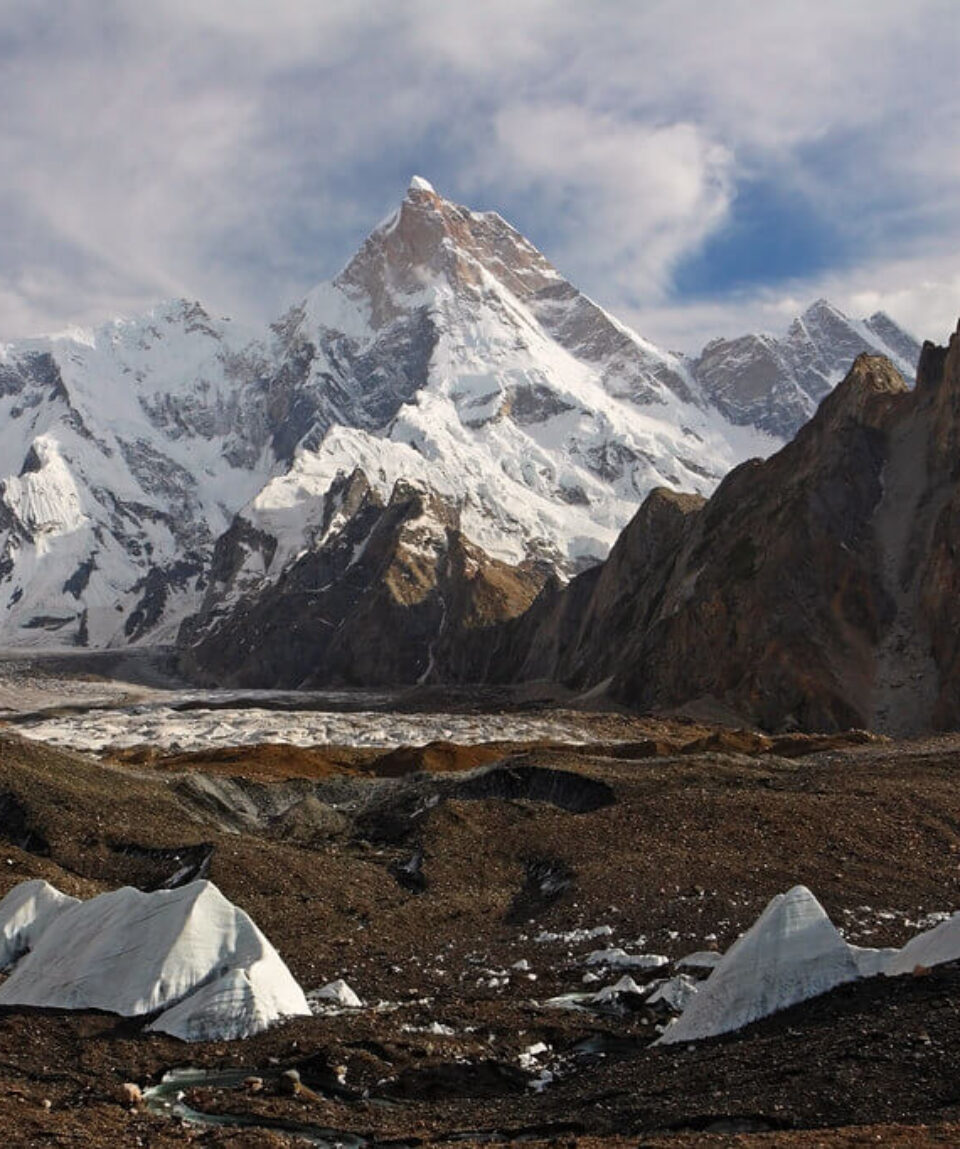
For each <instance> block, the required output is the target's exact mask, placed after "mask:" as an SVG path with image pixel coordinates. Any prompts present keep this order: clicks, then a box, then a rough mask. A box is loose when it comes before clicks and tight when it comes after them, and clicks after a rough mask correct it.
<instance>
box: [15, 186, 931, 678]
mask: <svg viewBox="0 0 960 1149" xmlns="http://www.w3.org/2000/svg"><path fill="white" fill-rule="evenodd" d="M814 313H816V314H814ZM838 315H839V313H836V312H835V311H834V309H831V308H829V307H828V305H817V307H815V308H813V309H811V310H810V312H808V313H807V314H806V316H804V318H803V321H802V323H803V330H804V331H805V332H806V333H807V334H806V335H805V336H804V338H801V337H800V336H799V335H798V336H797V337H796V338H794V335H793V332H791V335H790V336H788V339H787V341H786V342H783V341H781V342H780V343H777V341H772V342H771V341H768V342H769V343H770V345H771V346H772V345H773V344H776V346H777V347H781V344H782V347H787V345H788V344H789V347H790V348H792V350H790V355H789V356H788V355H787V352H786V351H783V350H782V347H781V351H780V352H778V354H779V355H780V360H778V362H780V361H781V360H782V361H783V362H787V359H789V366H790V371H792V372H793V374H792V375H791V376H790V381H788V383H783V382H782V380H780V377H779V376H777V378H775V379H774V378H773V377H772V376H771V377H769V378H768V376H767V375H763V372H762V371H761V373H760V376H759V377H754V376H755V374H756V373H755V372H754V373H753V374H751V370H745V372H743V373H741V372H739V370H738V369H737V363H738V362H739V361H740V360H742V359H743V355H742V353H741V351H738V350H736V347H737V346H739V344H741V343H742V342H743V341H734V342H733V343H731V344H719V343H718V344H712V345H711V346H710V348H708V349H706V350H705V352H704V355H703V356H701V358H700V359H699V360H697V361H696V362H693V363H691V362H688V361H685V360H683V359H682V358H680V357H677V356H675V355H671V354H668V353H665V352H662V351H660V350H659V349H658V348H656V347H655V346H653V345H652V344H650V343H649V342H647V341H646V340H644V339H642V338H641V337H640V336H638V335H637V334H635V333H634V332H632V331H631V330H630V329H628V328H626V327H624V326H623V325H622V324H620V323H619V322H618V321H617V320H615V319H614V318H613V317H612V316H610V315H609V314H608V313H606V312H605V311H604V310H603V309H602V308H600V307H598V306H597V305H596V304H594V303H593V302H592V301H591V300H589V299H587V298H586V297H585V296H584V295H582V294H581V293H580V292H578V291H577V290H576V288H575V287H573V286H572V285H571V284H570V283H569V282H567V281H566V280H565V279H564V278H563V277H562V276H561V275H560V273H559V272H558V271H557V270H556V269H555V268H554V267H552V265H551V264H550V263H549V262H548V261H547V260H546V259H545V258H544V256H543V255H541V254H540V253H539V252H538V251H537V250H536V249H535V248H534V247H533V246H532V245H531V244H530V243H529V242H528V241H527V240H526V239H525V238H524V237H523V236H522V235H520V234H519V233H518V232H517V231H516V230H515V229H513V228H512V227H511V226H510V225H509V224H508V223H506V222H505V221H504V220H503V219H501V217H500V216H498V215H496V214H495V213H493V212H486V213H476V212H472V211H469V210H468V209H467V208H464V207H460V206H458V205H456V204H453V203H450V202H449V201H447V200H445V199H443V198H442V197H441V196H439V195H438V194H437V193H436V192H435V191H434V189H433V188H432V187H430V185H429V184H427V183H426V182H425V181H423V180H421V179H414V181H413V182H412V184H411V186H410V188H409V190H408V192H407V194H406V196H405V198H404V200H403V202H402V204H401V205H400V207H399V208H398V210H397V211H396V212H394V213H393V214H392V215H391V216H390V217H389V218H388V219H387V220H385V221H384V222H383V223H382V224H381V225H380V226H379V227H377V228H376V229H375V230H374V231H373V232H372V233H371V235H370V236H369V238H368V239H367V240H366V242H365V243H364V244H363V246H362V247H361V249H360V250H359V252H358V253H357V254H356V256H355V257H354V258H353V259H352V260H351V261H350V262H349V263H348V265H347V266H346V268H344V270H343V271H342V272H341V273H340V275H338V276H337V277H336V278H335V279H334V280H333V281H332V282H330V283H327V284H323V285H321V286H320V287H318V288H316V289H315V290H314V291H312V292H311V293H310V294H309V295H308V296H307V297H306V298H305V299H304V300H302V301H301V303H300V304H298V305H297V306H296V307H293V308H292V309H290V310H289V311H288V312H287V313H286V314H285V315H284V316H282V317H281V318H280V319H279V320H278V321H277V322H276V323H274V324H273V325H272V326H271V327H270V328H269V329H267V330H263V331H245V330H242V329H239V328H238V327H237V326H236V325H235V324H233V323H231V322H229V321H227V320H223V319H216V318H214V317H212V316H210V315H209V314H208V313H207V312H206V311H204V310H203V308H202V307H201V306H200V305H199V304H191V303H186V302H184V301H174V302H172V303H168V304H165V305H163V306H161V307H158V308H157V309H155V310H154V311H153V312H151V313H149V314H148V315H145V316H141V317H139V318H137V319H133V320H117V321H114V322H113V323H110V324H107V325H105V326H104V327H102V328H100V329H98V330H96V331H93V332H73V333H68V334H65V335H62V336H57V337H53V338H48V339H40V340H29V341H22V342H20V343H16V344H9V345H6V346H3V347H0V603H2V605H3V610H0V645H3V646H5V647H24V646H38V647H48V648H49V647H63V646H69V645H90V646H93V647H110V646H122V645H125V644H128V643H144V644H156V643H169V642H173V641H175V640H178V641H179V642H180V644H181V645H182V646H183V647H184V648H185V649H186V650H187V653H186V654H185V661H186V662H187V663H189V665H190V666H191V667H192V669H193V670H194V671H195V672H196V673H197V674H198V675H203V676H204V677H206V678H207V679H209V680H211V681H220V680H224V681H225V680H226V679H227V678H231V679H233V680H235V681H238V682H240V681H243V682H248V683H253V682H258V683H260V684H263V685H270V684H274V683H279V682H283V683H284V684H293V683H299V682H302V681H317V682H319V681H326V680H330V681H343V682H348V681H349V682H366V681H370V682H372V681H377V682H380V681H384V682H385V681H388V680H389V681H396V682H410V681H417V680H418V679H419V678H420V677H421V676H423V675H426V674H433V673H435V670H436V666H437V665H438V663H437V661H436V660H437V658H440V657H441V656H442V658H443V659H445V660H446V663H447V665H449V667H450V668H451V672H452V668H453V667H454V666H456V667H457V670H456V673H457V674H458V675H461V676H462V675H465V674H466V673H467V671H468V669H469V667H470V666H471V665H472V659H473V655H472V654H468V653H466V652H467V648H468V647H469V642H468V641H467V639H468V632H471V631H473V630H475V629H476V627H475V626H474V623H475V622H477V621H478V620H484V621H494V620H495V617H497V618H500V619H506V618H510V617H513V615H515V614H517V613H518V612H519V611H521V610H522V609H523V608H524V607H525V606H526V605H527V604H528V601H529V597H530V595H531V593H532V591H533V590H535V589H537V588H539V586H540V584H541V582H542V580H543V579H544V577H547V576H546V574H545V572H547V571H552V572H554V574H555V576H556V578H557V579H558V583H557V585H558V586H559V585H561V584H562V583H563V582H565V580H567V579H568V578H569V577H571V576H572V575H575V574H577V573H578V572H580V571H584V570H586V569H587V568H590V567H592V566H595V565H596V564H597V563H598V562H600V561H601V560H602V559H603V558H604V557H605V556H606V554H607V553H608V551H609V549H610V547H611V546H612V545H613V543H614V542H615V540H616V539H617V536H618V534H619V532H620V531H621V529H622V528H623V527H624V526H625V525H626V524H627V523H628V522H629V521H630V519H631V517H632V516H633V514H634V513H635V511H636V507H637V505H638V504H639V503H640V501H641V500H642V499H643V498H644V497H645V496H646V495H647V494H648V493H649V492H650V491H651V490H652V489H654V488H665V489H666V490H668V491H671V492H673V494H674V495H675V496H676V497H677V500H678V505H680V504H683V503H684V501H685V500H684V499H683V498H680V495H681V493H682V492H692V493H693V494H695V495H699V496H701V497H705V496H707V495H709V494H710V493H711V492H712V491H713V490H714V489H715V487H716V486H717V484H718V483H719V482H720V480H721V478H722V477H723V476H724V475H725V474H726V473H727V472H728V471H729V470H730V469H731V468H732V467H734V466H735V465H736V464H738V463H740V462H742V461H743V460H744V459H746V458H749V457H752V456H764V455H767V454H769V453H770V452H771V451H772V450H774V449H775V448H776V447H777V446H778V444H779V443H780V441H781V440H780V438H778V436H780V435H782V433H783V429H784V428H786V427H790V426H792V425H793V423H794V422H795V421H796V420H797V419H799V418H801V417H802V415H803V414H804V412H807V411H808V409H809V408H810V407H811V405H812V401H813V400H812V398H811V396H814V395H816V394H817V393H818V392H817V388H818V387H820V388H821V389H826V388H827V387H828V386H829V384H830V380H831V379H832V378H833V375H832V374H831V373H835V372H836V371H837V364H838V363H839V362H840V360H841V359H842V358H843V357H844V356H847V358H849V353H850V352H851V350H852V349H859V343H857V342H856V341H857V340H858V339H860V338H866V335H865V333H869V332H868V328H869V330H870V331H872V332H873V335H871V336H870V338H873V337H874V336H876V338H877V339H878V340H881V341H882V342H883V345H884V346H886V347H892V346H894V345H897V346H898V347H900V350H902V351H903V353H904V355H909V352H910V347H909V343H910V340H909V337H908V336H906V335H904V334H903V333H902V332H899V329H897V328H895V326H894V325H893V324H892V322H891V321H889V320H887V319H885V318H884V317H882V316H878V317H874V319H873V320H870V321H868V322H867V323H866V324H852V323H850V321H846V320H842V317H841V318H840V319H837V318H836V317H837V316H838ZM798 322H800V321H798ZM871 325H872V326H871ZM756 339H759V340H760V342H761V343H763V341H764V339H766V337H748V339H747V342H748V343H749V342H750V340H754V341H755V340H756ZM763 345H764V346H767V343H763ZM751 346H752V344H751ZM730 348H734V350H733V351H730ZM791 356H792V358H791ZM738 357H739V358H738ZM748 358H749V357H748ZM758 379H759V381H758ZM771 379H772V380H773V381H772V382H771V381H770V380H771ZM818 381H819V382H818ZM764 388H766V390H765V389H764ZM744 396H746V397H747V398H744ZM748 400H749V401H748ZM420 503H422V505H423V510H422V515H421V525H420V527H418V530H420V531H421V533H423V532H426V534H425V535H424V538H427V537H428V536H429V542H424V543H423V547H425V548H426V550H425V551H424V552H423V553H424V554H426V555H427V557H426V558H425V559H424V562H425V563H426V567H424V568H423V570H421V569H420V566H422V564H420V566H418V563H419V560H417V561H416V562H415V561H414V559H413V557H412V555H413V550H411V547H412V546H413V545H414V544H412V543H411V542H410V540H411V538H413V537H414V536H412V535H411V534H410V530H411V529H412V528H410V525H409V524H410V521H411V520H410V515H412V514H414V512H413V510H412V509H410V508H412V507H413V506H414V505H415V504H416V505H419V504H420ZM402 508H407V509H406V510H403V509H402ZM418 513H420V512H418ZM424 524H428V525H424ZM417 545H419V544H417ZM361 550H362V551H363V554H364V555H365V556H367V557H366V558H364V559H363V561H361V560H360V559H359V558H358V557H356V556H357V555H359V554H360V551H361ZM367 551H369V555H367ZM355 552H356V553H355ZM388 553H389V554H391V555H400V556H401V557H400V558H396V560H394V559H392V558H391V559H390V560H389V561H388V558H387V556H388ZM403 556H406V557H403ZM394 561H396V562H399V563H400V565H401V566H404V564H406V565H407V566H408V567H410V569H411V571H412V570H414V568H416V570H417V571H418V572H419V573H415V574H411V578H412V579H413V583H414V584H416V583H418V580H419V581H420V582H422V583H423V585H422V586H420V591H422V595H421V598H420V599H418V600H417V603H416V604H414V603H412V602H411V601H408V598H409V596H408V594H407V591H406V590H403V589H402V587H403V586H404V585H405V583H404V580H403V579H400V578H399V576H396V578H395V577H394V574H395V571H396V569H399V568H396V567H395V566H394V565H392V564H393V563H394ZM427 568H429V569H427ZM374 572H379V573H376V574H375V573H374ZM391 572H394V573H391ZM477 572H479V573H477ZM552 577H553V576H552V575H551V578H552ZM377 580H379V584H378V586H377V587H375V585H374V584H375V583H377ZM424 580H425V581H424ZM360 584H362V585H363V586H364V587H365V590H364V592H363V594H359V592H358V590H357V587H358V585H360ZM428 584H429V585H428ZM418 593H419V592H418ZM358 594H359V597H358ZM374 600H376V602H377V604H378V605H377V606H376V607H373V606H372V605H370V604H371V603H373V602H374ZM391 603H399V604H400V606H401V607H402V609H399V608H398V610H396V611H395V610H394V606H392V605H390V604H391ZM361 604H366V605H362V606H361ZM421 604H428V605H421ZM414 605H416V607H417V609H416V610H414V609H413V606H414ZM348 618H349V619H350V620H351V622H350V624H349V625H348V624H347V622H346V620H347V619H348ZM320 619H324V620H326V622H320V621H318V620H320ZM364 620H366V621H364ZM388 620H389V624H390V626H396V627H400V630H398V631H396V632H394V631H390V632H389V633H391V634H393V633H396V636H397V641H398V643H401V644H407V643H409V644H410V650H409V652H408V655H407V656H404V658H402V659H401V658H400V655H399V653H398V652H397V653H396V654H395V652H391V654H390V658H389V659H386V663H385V666H386V669H384V670H383V671H377V670H375V669H374V668H373V667H372V666H371V665H369V659H366V658H365V656H364V655H363V651H362V642H361V640H360V639H359V638H358V639H357V640H356V642H353V640H350V641H348V640H347V637H346V632H347V631H348V630H349V629H350V628H351V627H352V628H354V629H356V631H357V634H358V635H360V634H367V635H369V634H370V633H372V632H371V631H370V630H369V627H370V626H372V625H373V624H374V622H376V624H377V625H383V626H387V623H388ZM330 624H332V626H331V625H330ZM297 628H300V629H299V630H298V629H297ZM404 628H408V629H409V628H412V629H411V630H409V633H408V632H407V629H404ZM334 630H336V637H335V639H334ZM252 633H255V634H256V635H257V652H253V650H252V648H249V639H250V635H251V634H252ZM294 633H297V634H299V635H300V637H298V638H297V639H296V640H295V641H293V640H290V641H287V640H286V638H285V636H287V638H288V637H289V636H290V635H292V634H294ZM384 633H386V632H384ZM308 635H312V636H313V637H308ZM245 644H246V645H245ZM383 645H384V644H383V643H381V644H380V646H381V647H382V646H383ZM316 647H319V648H321V649H315V648H316ZM328 647H329V650H328V649H327V648H328ZM248 648H249V649H248ZM384 657H385V656H384ZM351 659H352V660H353V661H352V662H351ZM431 659H432V660H433V662H431ZM398 660H399V661H398ZM431 666H433V669H431Z"/></svg>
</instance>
